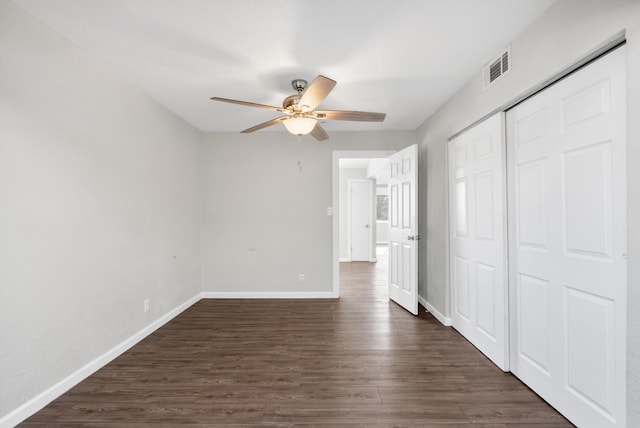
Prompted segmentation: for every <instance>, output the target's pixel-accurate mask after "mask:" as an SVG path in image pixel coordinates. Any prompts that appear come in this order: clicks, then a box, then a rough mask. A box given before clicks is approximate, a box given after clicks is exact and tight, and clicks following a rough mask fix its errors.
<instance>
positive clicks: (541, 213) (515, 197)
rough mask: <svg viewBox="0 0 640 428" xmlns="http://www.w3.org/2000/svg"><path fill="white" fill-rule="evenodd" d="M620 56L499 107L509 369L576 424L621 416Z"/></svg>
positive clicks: (604, 422)
mask: <svg viewBox="0 0 640 428" xmlns="http://www.w3.org/2000/svg"><path fill="white" fill-rule="evenodd" d="M625 64H626V56H625V48H624V47H623V48H619V49H617V50H616V51H614V52H612V53H610V54H608V55H607V56H605V57H603V58H601V59H599V60H598V61H596V62H594V63H592V64H590V65H588V66H586V67H585V68H583V69H581V70H579V71H577V72H576V73H574V74H572V75H570V76H568V77H567V78H565V79H563V80H561V81H560V82H558V83H557V84H555V85H553V86H551V87H550V88H548V89H546V90H544V91H543V92H541V93H539V94H537V95H535V96H534V97H532V98H530V99H528V100H527V101H525V102H523V103H521V104H520V105H518V106H516V107H515V108H513V109H512V110H510V111H509V112H508V113H507V147H508V149H507V150H508V152H507V159H508V160H509V161H508V186H507V187H508V189H509V193H508V200H509V253H510V269H509V271H510V275H509V276H510V279H509V283H510V298H511V302H510V308H511V311H510V313H511V316H512V319H511V331H512V337H511V353H510V356H511V362H510V364H511V371H512V372H513V373H514V374H515V375H516V376H518V377H519V378H520V379H522V380H523V381H524V382H525V383H526V384H527V385H529V386H530V387H531V388H532V389H533V390H534V391H536V392H537V393H538V394H540V395H541V396H542V397H543V398H544V399H545V400H547V401H548V402H549V403H550V404H551V405H553V406H554V407H556V408H557V409H558V410H559V411H560V412H562V413H563V414H564V415H565V416H566V417H567V418H568V419H569V420H571V421H572V422H573V423H575V424H577V425H578V426H580V427H598V428H604V427H614V426H615V427H621V426H624V425H625V400H626V399H625V372H626V342H625V341H626V337H625V336H626V334H625V333H626V255H625V253H626V188H625V187H626V171H625V165H626V160H625V151H626V134H625V132H626V131H625V130H626V81H625V70H626V65H625Z"/></svg>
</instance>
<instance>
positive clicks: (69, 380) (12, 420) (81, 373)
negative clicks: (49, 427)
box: [0, 294, 201, 428]
mask: <svg viewBox="0 0 640 428" xmlns="http://www.w3.org/2000/svg"><path fill="white" fill-rule="evenodd" d="M200 299H201V295H200V294H197V295H195V296H193V297H192V298H190V299H189V300H187V301H186V302H184V303H182V304H181V305H179V306H178V307H176V308H174V309H173V310H171V311H170V312H168V313H166V314H165V315H163V316H162V317H160V318H158V319H157V320H155V321H154V322H152V323H151V324H149V325H148V326H146V327H145V328H143V329H142V330H140V331H139V332H137V333H135V334H134V335H133V336H131V337H129V338H128V339H126V340H125V341H123V342H121V343H120V344H118V345H116V346H115V347H113V348H111V349H110V350H109V351H107V352H105V353H104V354H103V355H101V356H99V357H98V358H96V359H95V360H93V361H91V362H90V363H88V364H86V365H85V366H83V367H81V368H80V369H78V370H76V371H75V372H74V373H72V374H71V375H69V376H67V377H66V378H64V379H62V380H61V381H59V382H58V383H56V384H55V385H53V386H52V387H50V388H48V389H46V390H45V391H43V392H41V393H40V394H38V395H37V396H35V397H34V398H32V399H31V400H29V401H27V402H26V403H24V404H22V405H21V406H20V407H18V408H16V409H15V410H13V411H11V412H9V413H8V414H7V415H5V416H4V417H2V418H0V427H2V428H4V427H13V426H15V425H17V424H19V423H20V422H22V421H24V420H25V419H27V418H28V417H30V416H32V415H33V414H35V413H36V412H38V411H39V410H41V409H42V408H44V407H45V406H46V405H47V404H49V403H51V402H52V401H53V400H55V399H56V398H58V397H60V396H61V395H62V394H64V393H65V392H67V391H68V390H70V389H71V388H73V387H74V386H76V385H77V384H79V383H80V382H82V381H83V380H85V379H86V378H87V377H89V376H91V375H92V374H93V373H95V372H96V371H98V370H99V369H101V368H102V367H104V366H105V365H107V364H108V363H110V362H111V361H113V360H114V359H116V358H117V357H118V356H120V355H121V354H123V353H124V352H126V351H127V350H129V349H130V348H131V347H133V346H134V345H135V344H136V343H138V342H140V341H141V340H142V339H144V338H145V337H147V336H148V335H150V334H151V333H153V332H154V331H156V330H157V329H159V328H160V327H162V326H163V325H164V324H166V323H167V322H169V321H171V320H172V319H173V318H175V317H176V316H177V315H179V314H180V313H181V312H182V311H184V310H185V309H187V308H189V307H190V306H191V305H193V304H194V303H196V302H197V301H198V300H200Z"/></svg>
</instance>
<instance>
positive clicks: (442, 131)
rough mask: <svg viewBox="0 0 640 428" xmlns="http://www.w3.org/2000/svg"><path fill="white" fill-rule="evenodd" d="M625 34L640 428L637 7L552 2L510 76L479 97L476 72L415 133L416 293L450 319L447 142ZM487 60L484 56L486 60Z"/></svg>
mask: <svg viewBox="0 0 640 428" xmlns="http://www.w3.org/2000/svg"><path fill="white" fill-rule="evenodd" d="M623 30H626V35H627V53H628V107H629V111H628V117H629V125H628V141H629V144H628V171H629V172H628V182H629V186H628V189H629V190H628V192H629V193H628V219H629V230H628V254H629V268H628V284H629V287H628V308H629V309H628V327H627V334H628V342H627V343H628V404H629V420H628V426H640V311H638V310H637V308H638V307H640V287H639V286H638V284H640V261H639V260H640V193H639V192H638V189H639V188H640V168H638V167H637V166H638V165H640V144H638V142H639V141H640V121H638V120H637V118H638V117H640V2H638V1H622V0H609V1H601V0H563V1H558V2H557V3H555V4H554V5H553V6H552V7H551V8H549V9H548V10H547V11H546V12H545V13H544V14H543V15H542V16H541V17H540V18H539V19H538V20H537V21H536V22H535V23H534V24H532V25H531V26H530V27H529V28H528V29H527V30H526V31H524V32H523V33H522V34H521V35H520V36H519V37H518V38H516V39H515V40H514V41H513V42H512V44H511V52H512V59H513V65H512V70H511V72H510V74H508V75H506V76H505V77H504V80H502V81H501V82H500V83H498V84H496V85H494V86H493V87H491V88H490V89H488V90H487V91H486V92H483V91H482V88H481V80H480V70H478V73H477V76H476V78H474V79H473V80H471V81H470V82H469V83H468V84H467V85H466V86H464V87H463V88H462V89H461V90H460V91H459V92H458V93H457V94H456V95H455V96H454V97H452V98H451V99H450V100H449V101H448V102H447V103H445V104H444V105H443V106H442V107H441V108H440V109H439V110H438V111H437V112H436V113H435V114H434V115H432V116H431V117H429V119H428V120H427V121H426V122H425V123H424V124H423V125H422V126H421V127H420V128H419V129H418V130H417V132H418V141H419V143H420V156H421V168H422V170H421V172H422V174H423V175H422V180H421V182H422V184H424V183H425V182H426V186H424V185H423V187H422V189H423V191H422V192H421V195H420V196H421V198H422V204H421V215H422V219H423V220H424V219H425V217H426V221H422V223H421V224H422V230H421V234H422V235H423V236H426V237H427V240H426V242H425V241H422V245H423V247H424V248H423V250H426V252H425V251H422V253H421V268H422V271H421V289H420V295H422V296H423V297H426V298H427V300H428V301H429V303H431V304H432V305H433V306H434V307H435V308H436V309H437V310H438V311H440V312H441V313H443V314H447V315H448V314H449V290H448V286H447V278H448V276H447V275H448V272H447V258H446V255H447V253H448V249H447V239H446V238H447V227H448V225H447V212H446V211H447V209H446V207H447V196H446V195H447V193H446V185H447V181H446V177H447V175H446V164H447V162H446V143H447V139H448V138H449V137H450V136H452V135H453V134H455V133H457V132H458V131H460V130H461V129H463V128H465V127H467V126H469V125H470V124H472V123H473V122H475V121H477V120H479V119H480V118H482V117H483V116H485V115H487V114H488V113H490V112H492V111H493V110H494V109H496V108H498V107H500V106H502V105H504V104H506V103H508V102H509V101H511V100H513V99H514V98H516V97H518V96H519V95H520V94H522V93H525V92H526V91H528V90H529V89H530V88H532V87H535V86H536V85H538V84H540V83H541V82H543V81H545V80H546V79H548V78H550V77H552V76H553V75H555V74H557V73H559V72H561V71H562V70H563V69H565V68H567V67H569V66H570V65H572V64H574V63H576V62H577V61H579V60H580V59H581V58H583V57H584V56H585V55H587V54H588V53H589V52H591V51H592V50H593V49H594V48H596V47H598V46H599V45H601V44H602V43H603V42H605V41H606V40H607V39H610V38H611V37H612V36H614V35H615V34H616V33H618V32H620V31H623ZM488 59H489V58H488Z"/></svg>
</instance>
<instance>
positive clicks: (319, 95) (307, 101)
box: [298, 75, 337, 110]
mask: <svg viewBox="0 0 640 428" xmlns="http://www.w3.org/2000/svg"><path fill="white" fill-rule="evenodd" d="M336 83H337V82H336V81H335V80H332V79H329V78H328V77H324V76H320V75H319V76H318V77H316V78H315V79H313V82H311V84H310V85H309V86H307V89H305V90H304V92H303V93H302V97H301V98H300V103H299V104H298V105H300V106H307V107H309V109H310V110H314V109H315V108H316V107H317V106H318V104H320V103H321V102H322V100H324V99H325V98H326V97H327V95H329V92H331V90H332V89H333V87H334V86H336Z"/></svg>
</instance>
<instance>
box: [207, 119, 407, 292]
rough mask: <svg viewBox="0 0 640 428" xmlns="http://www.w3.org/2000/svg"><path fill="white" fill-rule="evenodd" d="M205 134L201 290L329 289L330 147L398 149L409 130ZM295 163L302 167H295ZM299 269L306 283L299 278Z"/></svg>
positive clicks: (296, 290) (332, 149) (403, 145)
mask: <svg viewBox="0 0 640 428" xmlns="http://www.w3.org/2000/svg"><path fill="white" fill-rule="evenodd" d="M329 135H330V137H331V138H330V139H329V140H327V141H322V142H318V141H315V140H313V139H312V138H311V137H304V138H303V139H302V142H298V139H297V138H296V137H295V136H293V135H291V134H288V133H286V132H270V131H267V132H257V133H254V134H235V133H233V134H232V133H223V134H209V135H207V144H206V145H205V147H204V152H203V180H204V186H205V187H204V192H205V194H204V220H203V229H202V234H203V244H202V260H203V262H202V282H203V291H204V292H211V293H249V294H250V295H255V293H278V292H280V293H292V292H293V293H295V292H305V293H306V292H308V293H318V292H320V293H322V292H324V293H329V292H331V290H332V240H333V238H332V233H333V232H332V224H333V221H332V217H329V216H327V207H330V206H332V193H331V192H332V152H333V151H334V150H349V151H353V150H397V149H400V148H403V147H406V146H409V145H411V144H415V135H416V134H415V132H413V131H406V132H405V131H402V132H329ZM298 161H300V162H301V165H302V171H300V169H299V168H298ZM299 273H304V274H305V279H306V282H305V283H304V284H299V283H298V274H299Z"/></svg>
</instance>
